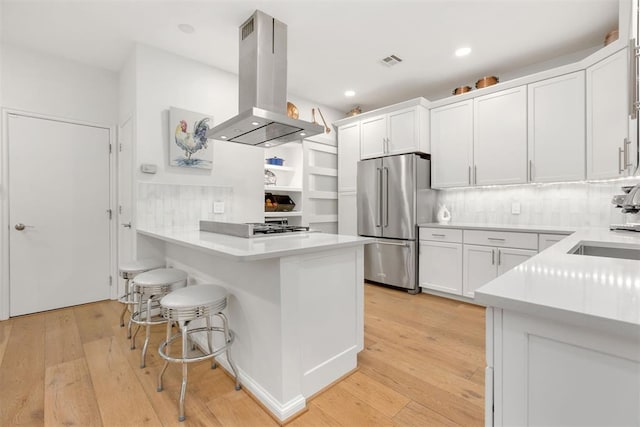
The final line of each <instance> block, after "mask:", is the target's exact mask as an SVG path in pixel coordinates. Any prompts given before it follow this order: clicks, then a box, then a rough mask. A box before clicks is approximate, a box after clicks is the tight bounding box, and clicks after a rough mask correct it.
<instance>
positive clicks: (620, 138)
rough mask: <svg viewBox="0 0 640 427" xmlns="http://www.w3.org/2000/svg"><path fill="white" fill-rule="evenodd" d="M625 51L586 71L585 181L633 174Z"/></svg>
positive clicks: (633, 157)
mask: <svg viewBox="0 0 640 427" xmlns="http://www.w3.org/2000/svg"><path fill="white" fill-rule="evenodd" d="M627 57H628V51H627V49H623V50H621V51H619V52H617V53H615V54H613V55H611V56H609V57H607V58H605V59H603V60H602V61H600V62H598V63H597V64H595V65H593V66H591V67H589V68H587V70H586V88H587V89H586V94H587V109H586V111H587V119H586V124H587V156H586V157H587V179H603V178H617V177H621V176H626V175H628V174H629V173H630V172H633V168H634V167H635V162H634V160H633V159H635V157H636V154H635V150H634V149H633V147H632V145H633V144H632V143H631V141H630V139H629V131H628V126H629V124H628V114H629V111H628V108H629V107H628V105H629V104H628V102H629V101H628V96H629V94H628V91H629V86H628V85H629V83H628V58H627Z"/></svg>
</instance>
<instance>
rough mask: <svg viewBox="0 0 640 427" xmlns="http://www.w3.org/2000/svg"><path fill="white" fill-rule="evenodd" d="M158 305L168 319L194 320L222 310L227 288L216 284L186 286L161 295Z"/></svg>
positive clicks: (225, 300)
mask: <svg viewBox="0 0 640 427" xmlns="http://www.w3.org/2000/svg"><path fill="white" fill-rule="evenodd" d="M160 306H161V307H162V315H163V316H164V317H165V318H166V319H168V320H195V319H198V318H200V317H205V316H211V315H213V314H215V313H219V312H220V311H222V310H224V309H225V307H226V306H227V290H226V289H225V288H223V287H222V286H218V285H195V286H187V287H186V288H180V289H176V290H175V291H173V292H171V293H170V294H168V295H166V296H164V297H162V299H161V300H160Z"/></svg>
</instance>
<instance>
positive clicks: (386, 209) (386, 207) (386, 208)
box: [382, 166, 389, 227]
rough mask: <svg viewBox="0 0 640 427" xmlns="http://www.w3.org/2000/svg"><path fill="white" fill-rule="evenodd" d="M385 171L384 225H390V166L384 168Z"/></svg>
mask: <svg viewBox="0 0 640 427" xmlns="http://www.w3.org/2000/svg"><path fill="white" fill-rule="evenodd" d="M382 169H383V171H384V190H383V191H384V199H383V203H384V226H385V227H388V226H389V168H388V167H386V166H385V167H384V168H382Z"/></svg>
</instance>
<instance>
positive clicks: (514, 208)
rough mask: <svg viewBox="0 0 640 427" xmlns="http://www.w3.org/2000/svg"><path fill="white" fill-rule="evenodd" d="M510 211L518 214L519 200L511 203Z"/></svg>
mask: <svg viewBox="0 0 640 427" xmlns="http://www.w3.org/2000/svg"><path fill="white" fill-rule="evenodd" d="M511 213H512V214H514V215H520V202H513V203H511Z"/></svg>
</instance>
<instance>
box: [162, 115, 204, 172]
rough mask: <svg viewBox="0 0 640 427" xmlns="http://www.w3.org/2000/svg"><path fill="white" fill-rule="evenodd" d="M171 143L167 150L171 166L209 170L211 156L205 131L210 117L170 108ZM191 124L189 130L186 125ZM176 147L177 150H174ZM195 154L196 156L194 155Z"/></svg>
mask: <svg viewBox="0 0 640 427" xmlns="http://www.w3.org/2000/svg"><path fill="white" fill-rule="evenodd" d="M169 120H170V123H171V124H172V127H173V126H175V128H174V129H172V131H173V132H174V134H173V142H174V143H175V144H171V148H170V150H169V154H170V159H171V165H173V166H186V167H193V168H204V169H211V165H212V160H213V155H212V153H211V150H208V149H207V148H208V144H207V136H206V134H207V131H208V130H209V124H208V123H207V122H209V121H210V120H211V118H210V117H206V116H204V114H198V113H193V112H190V111H185V110H179V109H177V108H171V110H170V115H169ZM189 122H191V123H193V127H192V128H191V129H189V125H188V123H189ZM176 147H177V148H176ZM196 153H197V154H196Z"/></svg>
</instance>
